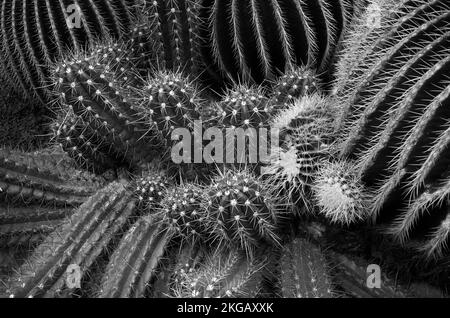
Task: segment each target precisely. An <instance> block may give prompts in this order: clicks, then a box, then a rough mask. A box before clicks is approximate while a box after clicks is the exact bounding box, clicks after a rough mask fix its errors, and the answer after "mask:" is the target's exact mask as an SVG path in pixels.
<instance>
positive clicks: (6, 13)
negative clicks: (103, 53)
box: [0, 0, 135, 104]
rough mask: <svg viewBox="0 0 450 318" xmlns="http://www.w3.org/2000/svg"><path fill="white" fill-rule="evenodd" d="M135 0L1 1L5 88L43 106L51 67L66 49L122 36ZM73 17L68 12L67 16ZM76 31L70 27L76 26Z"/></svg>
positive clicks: (0, 70)
mask: <svg viewBox="0 0 450 318" xmlns="http://www.w3.org/2000/svg"><path fill="white" fill-rule="evenodd" d="M134 4H135V1H134V0H112V1H104V0H94V1H90V2H89V3H84V2H83V1H75V2H74V3H73V4H71V5H70V6H67V7H66V6H65V4H63V3H62V2H61V3H56V2H52V1H37V0H34V1H18V0H13V1H9V0H4V1H1V2H0V43H2V45H1V49H0V55H1V58H0V60H1V62H0V74H1V77H2V78H4V79H6V80H7V82H6V83H7V84H8V85H9V86H11V87H13V88H14V89H15V90H17V91H18V92H20V93H21V94H23V95H24V96H27V97H28V98H29V99H30V100H34V99H37V100H39V101H40V102H41V103H42V104H45V103H46V102H47V101H49V100H50V99H51V94H50V93H49V91H48V90H47V89H46V87H47V84H48V79H49V75H50V74H49V69H48V67H49V65H51V64H52V63H53V62H54V61H55V60H57V59H59V58H61V57H62V56H63V55H64V54H65V52H66V50H71V49H80V48H84V47H85V46H91V47H92V46H94V43H95V41H96V40H97V39H98V38H109V37H113V38H116V39H119V38H122V37H124V35H126V33H127V32H128V30H129V29H130V28H131V19H132V17H131V15H132V13H133V6H134ZM70 12H72V13H70ZM78 22H79V24H80V27H71V25H72V23H78Z"/></svg>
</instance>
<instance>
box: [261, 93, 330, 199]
mask: <svg viewBox="0 0 450 318" xmlns="http://www.w3.org/2000/svg"><path fill="white" fill-rule="evenodd" d="M332 103H333V101H332V100H330V99H329V98H326V97H324V96H322V95H320V94H313V95H309V96H304V97H303V98H301V99H298V100H297V101H295V102H294V103H293V104H291V105H290V106H289V107H288V108H286V109H284V110H281V111H280V112H279V113H278V114H276V115H275V116H274V118H273V119H272V121H271V124H270V126H271V128H272V129H273V130H277V131H278V133H279V145H276V146H277V147H274V148H272V152H271V155H270V161H269V163H268V164H267V165H265V166H264V170H263V174H264V175H267V178H268V180H269V184H270V188H271V189H273V191H274V193H275V194H276V195H278V194H279V193H280V192H282V191H283V192H287V193H288V197H289V198H290V200H291V201H293V202H295V203H296V202H298V201H300V200H302V201H303V202H304V203H307V201H308V199H307V198H306V192H307V190H309V188H310V186H311V185H312V183H313V180H314V176H315V174H316V172H317V170H318V169H319V168H320V167H321V164H322V162H323V160H325V159H327V158H328V157H330V156H331V153H332V150H331V148H332V138H331V137H332V135H333V115H335V113H334V110H333V107H332Z"/></svg>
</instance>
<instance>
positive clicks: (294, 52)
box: [201, 0, 360, 83]
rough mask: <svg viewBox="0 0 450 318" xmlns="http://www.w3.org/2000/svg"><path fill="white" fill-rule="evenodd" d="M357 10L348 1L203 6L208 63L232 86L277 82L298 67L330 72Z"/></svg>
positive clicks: (213, 0)
mask: <svg viewBox="0 0 450 318" xmlns="http://www.w3.org/2000/svg"><path fill="white" fill-rule="evenodd" d="M359 6H360V4H359V3H358V2H357V1H346V0H341V1H329V0H326V1H318V0H317V1H316V0H314V1H303V2H299V1H295V0H283V1H282V0H277V1H271V2H267V3H266V2H254V1H249V0H245V1H236V2H234V1H219V0H207V1H204V8H203V9H202V10H201V17H202V19H205V21H206V22H205V23H206V24H207V25H208V27H207V28H205V31H203V34H204V35H203V36H204V37H205V38H206V39H207V41H205V45H204V47H205V48H204V49H203V55H204V59H205V61H208V62H209V63H212V64H213V65H214V66H215V71H216V72H217V73H221V74H223V75H225V76H227V77H229V78H231V79H233V80H234V81H238V80H241V81H248V80H251V81H255V82H257V83H261V82H263V81H264V80H267V79H270V80H273V79H275V78H276V77H277V76H278V75H280V73H283V72H285V71H286V70H288V69H290V68H292V67H294V66H295V65H309V66H312V67H315V68H317V69H319V70H320V71H323V70H326V67H327V66H328V65H329V61H330V60H331V58H332V56H333V54H334V51H335V48H336V46H337V45H338V43H339V41H340V39H341V36H342V35H343V33H344V31H345V30H346V28H347V27H348V24H349V22H350V21H351V19H352V17H353V11H354V9H355V7H359ZM211 71H212V70H211Z"/></svg>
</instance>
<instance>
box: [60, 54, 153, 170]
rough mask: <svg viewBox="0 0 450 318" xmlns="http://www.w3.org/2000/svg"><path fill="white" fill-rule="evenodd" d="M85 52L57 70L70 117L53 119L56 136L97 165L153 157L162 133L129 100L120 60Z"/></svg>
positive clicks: (71, 150)
mask: <svg viewBox="0 0 450 318" xmlns="http://www.w3.org/2000/svg"><path fill="white" fill-rule="evenodd" d="M82 55H83V54H81V56H77V57H75V58H72V59H70V61H69V62H64V63H62V64H60V65H59V66H58V67H57V68H56V70H55V82H56V83H57V86H56V89H57V92H58V93H59V94H58V95H59V98H58V99H59V101H60V104H61V105H62V107H61V112H62V116H61V117H62V118H64V119H65V120H66V121H67V123H66V121H63V123H62V125H59V126H58V125H55V126H56V128H57V132H56V136H57V139H59V140H60V143H61V144H62V146H63V148H65V149H66V150H67V151H68V152H69V153H70V154H71V156H73V157H74V158H75V159H78V161H79V162H80V163H81V164H82V165H83V166H85V167H93V169H94V170H98V169H100V168H97V166H100V167H101V166H102V164H104V163H106V164H107V166H113V165H114V163H116V164H117V163H122V162H123V163H126V164H128V165H131V166H132V165H136V164H138V163H139V162H147V161H150V160H151V158H152V157H153V156H154V155H155V151H154V149H155V147H156V146H157V145H159V143H160V136H159V135H158V132H157V131H156V128H155V125H154V124H153V122H152V121H151V120H150V119H146V118H145V117H144V115H143V114H142V111H141V110H140V109H139V105H138V104H137V103H136V102H133V100H131V97H130V96H129V94H130V92H129V90H128V88H127V87H124V86H126V85H125V84H124V81H123V76H122V74H118V72H117V71H114V67H115V66H116V65H117V63H116V60H115V59H113V61H108V60H103V55H102V54H100V55H95V56H91V57H85V58H83V56H82ZM61 127H62V129H61ZM98 150H99V151H98Z"/></svg>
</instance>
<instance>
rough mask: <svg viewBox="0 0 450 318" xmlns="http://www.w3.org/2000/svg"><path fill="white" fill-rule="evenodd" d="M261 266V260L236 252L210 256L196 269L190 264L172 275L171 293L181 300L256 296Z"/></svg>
mask: <svg viewBox="0 0 450 318" xmlns="http://www.w3.org/2000/svg"><path fill="white" fill-rule="evenodd" d="M262 266H263V261H261V260H256V259H254V260H249V259H247V257H246V256H245V253H243V252H242V251H239V250H231V251H227V252H224V253H219V254H217V253H216V254H214V253H212V254H210V255H207V256H206V261H205V262H204V263H202V264H199V265H198V267H195V266H194V265H192V264H191V265H190V266H189V267H185V268H184V269H179V270H178V272H176V273H175V282H174V286H173V287H172V294H173V296H174V297H182V298H241V297H246V298H250V297H255V296H256V295H257V294H258V292H259V288H260V285H261V282H262V276H261V268H262Z"/></svg>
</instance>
